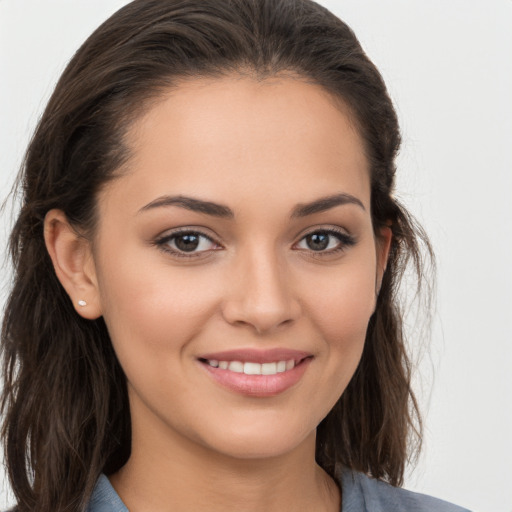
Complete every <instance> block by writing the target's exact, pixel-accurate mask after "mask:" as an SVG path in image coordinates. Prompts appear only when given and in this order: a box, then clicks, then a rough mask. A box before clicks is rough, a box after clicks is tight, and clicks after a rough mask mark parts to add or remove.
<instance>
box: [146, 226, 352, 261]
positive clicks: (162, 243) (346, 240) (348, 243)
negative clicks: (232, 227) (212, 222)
mask: <svg viewBox="0 0 512 512" xmlns="http://www.w3.org/2000/svg"><path fill="white" fill-rule="evenodd" d="M315 234H323V235H330V236H334V237H335V238H337V239H338V241H339V242H340V243H339V244H338V246H337V247H335V248H334V249H330V250H328V251H314V250H312V249H300V250H304V251H309V252H311V253H312V255H314V256H315V257H323V256H328V255H332V254H336V253H339V252H342V251H345V250H346V249H347V248H348V247H352V246H353V245H355V244H356V239H355V238H354V237H353V236H351V235H348V234H347V233H345V232H344V231H342V230H338V229H335V228H325V229H315V230H314V231H310V232H309V233H306V234H305V235H304V236H303V237H302V238H301V239H300V240H299V242H302V241H303V240H305V239H306V238H307V237H308V236H311V235H315ZM184 235H196V236H199V237H200V238H206V239H207V240H208V241H209V242H211V243H212V244H215V245H217V246H219V244H217V242H215V240H213V239H212V238H211V237H210V236H208V235H207V234H205V233H203V232H202V231H199V230H192V229H183V230H179V231H175V232H173V233H170V234H167V235H164V236H162V237H160V238H158V239H156V240H155V242H154V245H156V246H157V247H158V248H159V249H160V250H162V251H164V252H166V253H170V254H172V255H173V256H176V257H178V258H197V257H200V256H201V255H202V254H204V253H206V252H208V251H207V250H205V251H199V252H190V253H187V252H185V251H180V250H176V249H171V248H170V247H169V242H171V241H172V240H174V239H176V238H179V237H180V236H184ZM213 250H218V249H213Z"/></svg>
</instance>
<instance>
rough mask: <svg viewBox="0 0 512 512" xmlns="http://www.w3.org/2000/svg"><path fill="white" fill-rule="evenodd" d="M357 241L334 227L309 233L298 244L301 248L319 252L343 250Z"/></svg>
mask: <svg viewBox="0 0 512 512" xmlns="http://www.w3.org/2000/svg"><path fill="white" fill-rule="evenodd" d="M355 243H356V241H355V239H354V238H353V237H352V236H350V235H348V234H347V233H344V232H342V231H337V230H334V229H327V230H318V231H313V232H312V233H309V234H307V235H306V236H305V237H303V238H302V239H301V240H300V242H299V243H298V244H297V247H298V248H299V249H301V250H308V251H313V252H319V253H333V252H337V251H342V250H343V249H346V248H348V247H350V246H352V245H354V244H355Z"/></svg>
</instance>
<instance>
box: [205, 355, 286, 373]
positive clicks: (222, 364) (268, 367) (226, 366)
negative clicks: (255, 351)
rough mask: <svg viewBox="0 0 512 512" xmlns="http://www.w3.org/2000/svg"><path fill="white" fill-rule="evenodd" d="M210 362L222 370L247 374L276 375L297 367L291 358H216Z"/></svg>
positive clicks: (209, 361) (209, 362)
mask: <svg viewBox="0 0 512 512" xmlns="http://www.w3.org/2000/svg"><path fill="white" fill-rule="evenodd" d="M207 362H208V364H209V365H210V366H213V367H214V368H219V369H220V370H230V371H232V372H236V373H245V374H246V375H275V374H276V373H283V372H285V371H288V370H292V369H293V368H295V360H294V359H289V360H288V361H275V362H272V363H262V364H260V363H253V362H250V361H247V362H245V363H242V362H241V361H217V360H216V359H209V360H208V361H207Z"/></svg>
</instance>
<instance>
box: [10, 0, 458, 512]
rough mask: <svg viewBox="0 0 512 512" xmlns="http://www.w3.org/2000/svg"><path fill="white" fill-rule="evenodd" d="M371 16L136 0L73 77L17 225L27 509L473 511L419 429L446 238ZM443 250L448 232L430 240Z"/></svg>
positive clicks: (46, 120) (29, 161) (21, 483)
mask: <svg viewBox="0 0 512 512" xmlns="http://www.w3.org/2000/svg"><path fill="white" fill-rule="evenodd" d="M399 142H400V137H399V129H398V124H397V120H396V115H395V112H394V109H393V106H392V103H391V101H390V99H389V97H388V95H387V92H386V88H385V85H384V83H383V81H382V79H381V77H380V75H379V73H378V71H377V70H376V68H375V67H374V66H373V64H372V63H371V62H370V61H369V60H368V58H367V57H366V55H365V54H364V53H363V51H362V49H361V47H360V45H359V43H358V42H357V39H356V38H355V36H354V34H353V33H352V32H351V30H350V29H349V28H348V27H347V26H346V25H345V24H344V23H343V22H341V21H340V20H339V19H337V18H336V17H334V16H333V15H332V14H331V13H329V12H328V11H327V10H325V9H324V8H322V7H320V6H318V5H316V4H315V3H313V2H310V1H308V0H293V1H290V0H228V1H225V2H218V1H215V0H207V1H205V0H182V1H178V0H152V1H147V0H145V1H142V0H136V1H134V2H132V3H130V4H129V5H127V6H126V7H124V8H123V9H121V10H120V11H119V12H118V13H116V14H114V16H112V18H110V19H109V20H108V21H107V22H105V23H104V24H103V25H102V26H101V27H100V28H99V29H98V30H97V31H96V32H95V33H94V34H93V35H92V36H91V37H90V38H89V39H88V40H87V41H86V43H85V44H84V45H83V46H82V48H81V49H80V50H79V51H78V52H77V54H76V55H75V57H74V58H73V59H72V61H71V62H70V64H69V65H68V67H67V69H66V70H65V72H64V73H63V75H62V77H61V79H60V81H59V83H58V84H57V87H56V90H55V92H54V94H53V96H52V98H51V99H50V102H49V104H48V106H47V109H46V111H45V113H44V115H43V117H42V119H41V121H40V123H39V126H38V128H37V130H36V133H35V135H34V138H33V140H32V142H31V144H30V147H29V149H28V152H27V156H26V161H25V165H24V170H23V175H22V188H23V194H24V196H23V205H22V210H21V212H20V215H19V217H18V220H17V222H16V225H15V227H14V230H13V232H12V235H11V250H12V256H13V261H14V267H15V283H14V287H13V290H12V292H11V295H10V297H9V301H8V304H7V308H6V313H5V318H4V323H3V331H2V341H3V345H2V346H3V357H4V379H5V383H4V392H3V393H4V394H3V402H2V405H3V412H4V415H5V420H4V430H3V435H4V444H5V452H6V457H7V467H8V472H9V476H10V480H11V484H12V487H13V490H14V493H15V495H16V499H17V509H18V510H20V511H25V510H31V511H32V510H38V511H50V510H51V511H65V510H66V511H68V510H89V511H91V512H98V511H121V510H127V509H128V510H132V511H139V510H146V509H147V510H150V509H151V510H176V511H180V510H195V511H201V510H203V509H208V510H210V511H212V510H213V511H215V510H232V509H237V510H247V511H249V510H269V511H272V510H274V509H275V510H287V509H289V510H315V511H317V510H318V511H320V510H322V511H335V510H336V511H338V510H340V509H341V510H343V511H348V510H368V511H371V512H373V511H380V510H390V509H391V510H408V511H412V510H441V511H443V510H446V511H456V510H461V509H460V508H458V507H455V506H452V505H449V504H447V503H445V502H441V501H439V500H435V499H434V498H429V497H426V496H421V495H417V494H413V493H410V492H407V491H404V490H402V489H401V488H400V487H399V486H400V484H401V483H402V479H403V472H404V466H405V463H406V461H407V459H408V457H409V456H410V455H411V450H412V449H413V448H414V446H415V441H417V439H419V436H420V432H419V424H420V423H419V415H418V412H417V407H416V402H415V400H414V396H413V394H412V391H411V387H410V370H409V367H410V365H409V361H408V358H407V354H406V351H405V346H404V340H403V336H402V323H401V317H400V312H399V308H398V304H397V286H398V281H399V278H400V276H401V274H402V271H403V269H404V267H405V265H406V263H407V262H408V260H409V259H411V258H412V263H413V264H414V265H415V268H416V270H417V271H418V276H421V260H420V256H419V248H418V244H419V241H420V240H426V239H425V237H424V235H423V233H422V231H421V229H420V228H418V227H417V226H415V225H414V223H413V222H412V220H411V218H410V217H409V215H408V214H407V212H405V211H404V209H403V208H402V207H401V206H400V205H399V204H397V202H396V201H395V200H394V198H393V196H392V192H393V183H394V173H395V164H394V160H395V156H396V153H397V151H398V147H399ZM427 247H428V243H427Z"/></svg>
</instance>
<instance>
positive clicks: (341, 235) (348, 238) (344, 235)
mask: <svg viewBox="0 0 512 512" xmlns="http://www.w3.org/2000/svg"><path fill="white" fill-rule="evenodd" d="M315 233H326V234H328V235H332V236H334V237H336V238H338V240H339V244H338V245H337V246H336V247H335V248H333V249H329V250H322V251H315V250H313V249H297V250H299V251H304V252H307V253H309V254H311V255H313V256H315V257H322V256H329V255H332V254H335V253H339V252H342V251H345V250H346V249H347V248H348V247H351V246H353V245H355V244H356V242H357V240H356V238H355V237H354V236H353V235H351V234H350V233H348V232H347V230H345V229H343V228H340V227H337V226H314V227H313V228H309V229H308V230H307V231H306V232H305V233H303V234H302V235H301V237H300V238H299V240H298V241H297V242H296V243H295V244H294V246H296V245H298V244H299V243H300V242H302V241H303V240H304V239H305V238H306V237H307V236H309V235H313V234H315Z"/></svg>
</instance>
